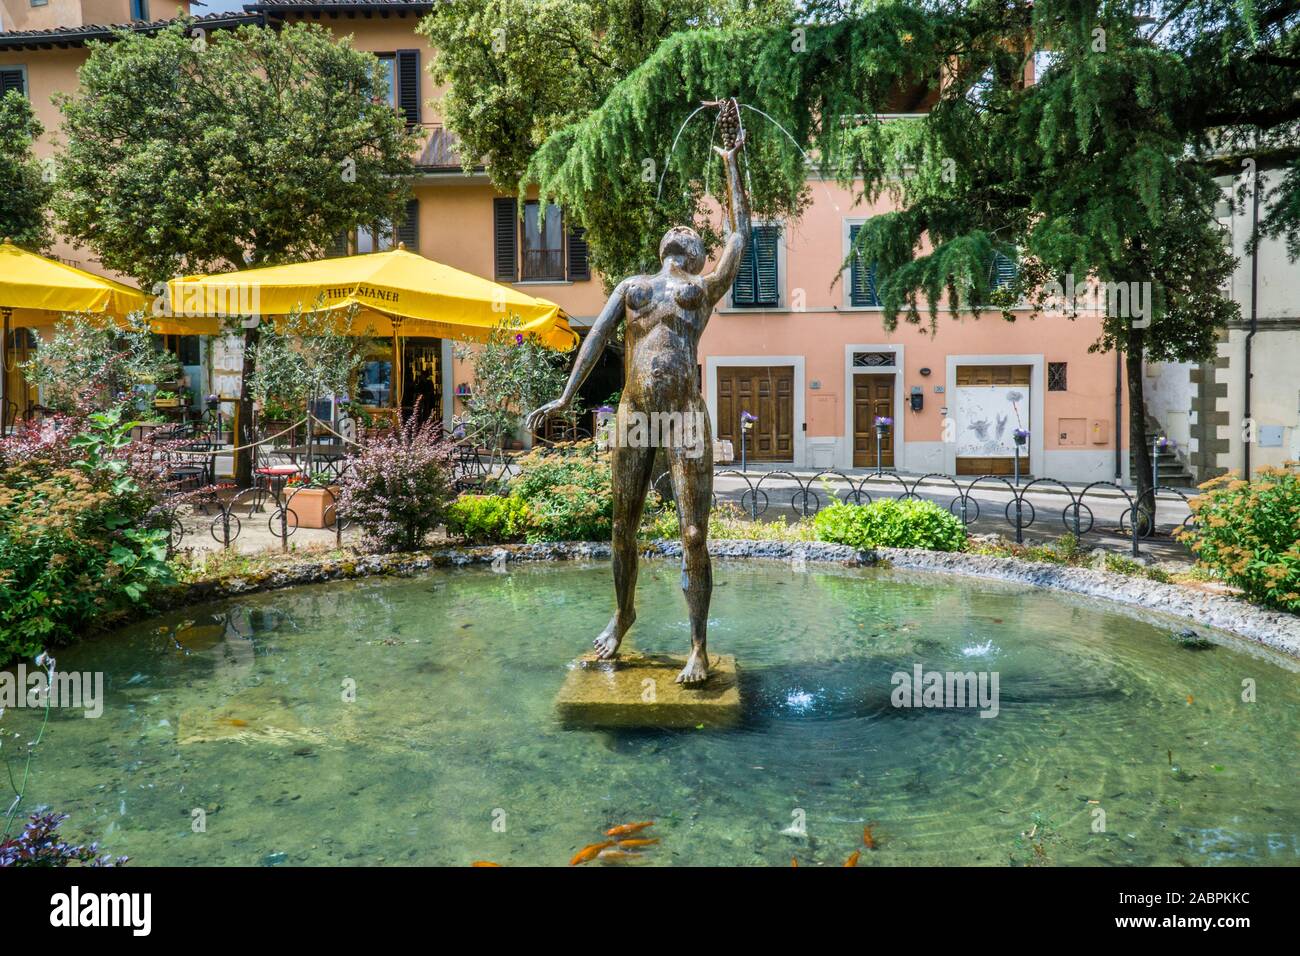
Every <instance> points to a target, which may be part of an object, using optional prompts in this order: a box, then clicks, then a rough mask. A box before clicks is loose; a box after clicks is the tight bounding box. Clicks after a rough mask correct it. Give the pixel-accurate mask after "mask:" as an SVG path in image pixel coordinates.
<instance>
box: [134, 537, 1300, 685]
mask: <svg viewBox="0 0 1300 956" xmlns="http://www.w3.org/2000/svg"><path fill="white" fill-rule="evenodd" d="M709 553H710V554H711V555H713V556H714V557H717V558H726V559H753V560H787V561H788V560H790V559H791V558H794V557H796V556H797V555H799V554H802V555H803V557H804V558H805V560H808V561H818V562H834V563H837V564H842V565H846V566H849V567H864V566H881V565H884V566H888V567H891V568H893V569H895V570H907V571H924V572H929V573H939V574H955V575H961V576H965V577H975V578H981V579H989V580H999V581H1005V582H1010V583H1013V584H1023V585H1027V586H1032V587H1038V588H1046V589H1050V590H1056V591H1064V592H1067V593H1072V594H1077V595H1081V596H1084V597H1089V598H1099V599H1102V600H1106V601H1111V602H1115V603H1118V604H1121V605H1125V606H1127V607H1129V608H1138V609H1141V611H1142V612H1143V616H1146V617H1150V618H1154V619H1163V620H1164V621H1165V622H1169V621H1170V620H1176V621H1182V622H1187V623H1191V624H1194V625H1200V626H1201V627H1208V628H1213V629H1215V630H1217V631H1221V632H1224V633H1226V634H1229V635H1231V636H1233V637H1237V638H1240V639H1243V640H1245V641H1247V642H1250V643H1253V644H1258V645H1261V646H1263V647H1267V648H1269V649H1271V650H1273V651H1278V652H1281V653H1282V654H1285V655H1288V656H1290V657H1292V658H1296V659H1300V617H1297V616H1295V615H1291V614H1287V613H1285V612H1282V611H1272V610H1269V609H1267V608H1262V607H1258V606H1256V605H1254V604H1249V603H1247V602H1246V601H1243V600H1241V599H1239V598H1235V597H1232V596H1230V595H1226V594H1213V593H1210V592H1206V591H1199V590H1195V589H1192V588H1188V587H1184V586H1182V585H1177V584H1164V583H1161V582H1159V581H1152V580H1150V579H1147V578H1139V577H1134V576H1132V575H1126V574H1119V573H1116V572H1113V571H1095V570H1092V569H1091V568H1081V567H1077V566H1066V565H1058V564H1048V563H1046V562H1038V561H1026V560H1023V559H1021V558H1003V557H994V556H991V555H978V554H967V553H965V552H960V551H925V550H921V549H910V548H909V549H904V548H877V549H874V550H866V551H864V550H859V549H857V548H852V547H849V546H847V545H840V544H829V543H827V542H823V541H763V540H731V539H719V540H712V541H710V542H709ZM500 554H504V555H505V558H506V560H507V561H573V560H584V559H593V560H600V559H607V558H609V556H610V546H609V543H608V542H584V541H565V542H545V543H538V544H499V545H483V546H459V547H446V548H434V549H430V550H426V551H417V552H407V553H399V554H362V555H356V556H355V557H352V556H347V557H328V558H315V559H313V558H311V557H306V558H305V559H304V560H303V561H300V562H295V563H293V564H289V565H285V566H282V567H277V568H272V569H269V570H267V571H265V572H261V573H258V574H256V575H252V576H248V577H239V576H233V577H229V578H224V579H222V580H218V581H199V582H194V583H192V584H187V585H182V586H180V587H178V588H174V589H172V590H171V591H169V592H168V593H167V594H166V595H165V596H163V597H162V599H161V600H159V601H158V602H157V604H156V610H157V611H166V610H170V609H175V608H178V607H182V606H187V605H192V604H194V603H198V602H206V601H218V600H222V599H224V598H231V597H238V596H241V595H245V594H253V593H257V592H261V591H271V590H280V589H283V588H287V587H296V586H300V585H304V584H321V583H326V582H330V581H344V580H350V579H355V578H366V577H373V576H379V575H392V576H404V575H412V574H417V573H419V572H422V571H428V570H434V569H437V568H449V567H464V566H467V565H472V564H490V563H492V561H493V560H494V559H496V558H497V556H498V555H500ZM642 554H643V555H644V556H645V557H660V558H673V557H680V555H681V544H680V542H678V541H657V542H653V543H650V544H647V545H646V546H645V547H644V548H643V549H642Z"/></svg>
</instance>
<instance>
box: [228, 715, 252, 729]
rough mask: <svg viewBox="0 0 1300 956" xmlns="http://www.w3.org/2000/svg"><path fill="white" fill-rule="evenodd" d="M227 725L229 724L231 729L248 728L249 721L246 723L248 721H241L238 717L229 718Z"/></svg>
mask: <svg viewBox="0 0 1300 956" xmlns="http://www.w3.org/2000/svg"><path fill="white" fill-rule="evenodd" d="M226 723H228V724H229V725H230V726H231V727H247V726H248V721H246V720H240V719H239V718H238V717H228V718H227V719H226Z"/></svg>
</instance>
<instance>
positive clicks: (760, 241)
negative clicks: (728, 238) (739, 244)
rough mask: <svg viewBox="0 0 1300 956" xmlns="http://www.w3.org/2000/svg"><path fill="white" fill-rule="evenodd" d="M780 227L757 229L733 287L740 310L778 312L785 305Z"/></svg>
mask: <svg viewBox="0 0 1300 956" xmlns="http://www.w3.org/2000/svg"><path fill="white" fill-rule="evenodd" d="M780 242H781V228H780V226H754V227H753V228H752V229H751V230H750V236H749V245H748V246H746V247H745V254H744V256H743V257H742V258H741V260H740V269H739V271H737V273H736V281H735V283H733V284H732V287H731V304H732V305H733V306H735V307H737V308H741V307H749V308H767V309H771V308H776V307H777V306H778V305H780V304H781V285H780V277H779V276H778V274H777V272H778V262H779V255H778V254H779V247H780Z"/></svg>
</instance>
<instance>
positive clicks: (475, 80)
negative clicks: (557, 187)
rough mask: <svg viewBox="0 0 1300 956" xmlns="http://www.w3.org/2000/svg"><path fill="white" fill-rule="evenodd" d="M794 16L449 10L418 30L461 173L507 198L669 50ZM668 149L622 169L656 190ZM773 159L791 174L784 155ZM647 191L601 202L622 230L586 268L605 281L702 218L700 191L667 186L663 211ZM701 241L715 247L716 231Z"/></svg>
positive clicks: (620, 9) (735, 1)
mask: <svg viewBox="0 0 1300 956" xmlns="http://www.w3.org/2000/svg"><path fill="white" fill-rule="evenodd" d="M799 5H800V4H799V3H798V2H797V0H448V2H446V3H442V4H440V5H438V7H437V8H436V10H435V11H434V12H433V13H432V14H431V15H430V16H429V17H427V18H425V20H424V21H423V23H422V24H421V27H420V30H421V32H422V33H423V34H424V36H425V37H427V38H428V40H429V41H430V43H431V44H432V45H433V46H434V48H435V49H436V50H437V51H438V52H437V58H436V60H435V61H434V64H433V67H432V72H433V77H434V81H435V82H436V83H438V84H439V85H443V86H445V87H446V93H445V95H444V96H443V98H442V99H441V101H440V102H439V104H438V105H439V109H440V110H441V111H442V114H443V117H444V119H445V121H446V123H447V126H448V128H449V129H451V130H452V131H453V132H454V133H455V134H456V135H457V136H458V138H459V139H460V143H461V156H462V159H463V161H464V163H465V166H466V167H467V168H470V167H473V166H474V165H477V164H479V163H486V165H487V171H488V175H489V176H490V177H491V179H492V182H493V184H494V185H495V186H496V187H497V188H498V189H499V190H501V191H502V192H505V193H514V192H516V190H517V188H518V186H519V180H520V178H521V177H522V176H523V175H524V171H525V169H527V167H528V164H529V162H530V161H531V159H532V157H533V154H534V153H535V152H536V150H537V148H538V146H540V145H541V144H542V142H544V141H545V140H546V139H547V138H548V137H550V136H551V135H552V134H554V133H556V132H557V131H558V130H561V129H564V128H565V127H567V126H568V125H569V124H571V123H575V122H577V121H579V120H581V119H583V118H584V117H586V116H588V115H589V114H590V113H591V112H592V111H593V110H595V109H596V108H597V107H599V106H600V104H601V103H602V102H604V100H605V98H606V96H607V95H608V94H609V93H610V91H611V90H612V89H613V88H614V87H615V86H616V85H617V84H618V83H619V82H620V81H621V80H623V79H624V78H625V77H627V76H628V74H630V73H631V72H632V71H633V70H635V69H636V68H637V67H638V66H640V64H642V63H643V62H644V61H645V60H646V59H647V58H649V57H650V56H651V55H652V54H653V53H654V51H655V50H656V49H657V48H658V47H659V45H660V44H661V43H662V42H664V41H665V40H668V39H669V38H671V37H673V36H675V35H677V34H679V33H681V32H683V31H695V30H703V29H706V28H710V27H715V28H726V29H729V30H745V29H749V28H753V27H756V26H760V25H771V24H779V23H785V22H788V21H789V20H791V18H792V17H793V16H794V15H795V11H796V10H797V8H798V7H799ZM682 115H684V114H681V113H678V115H677V117H676V121H677V122H680V120H681V119H682ZM695 145H697V146H698V140H697V141H696V144H695ZM665 148H666V144H656V145H655V147H654V148H653V149H647V150H643V151H641V152H640V153H638V154H637V155H636V156H635V157H633V158H630V159H628V162H629V163H630V164H631V165H630V166H629V168H628V170H626V171H627V172H628V173H629V174H631V175H632V176H633V178H634V180H635V181H636V182H638V183H642V179H641V178H640V177H642V176H648V177H649V178H650V179H656V177H657V175H658V168H657V166H655V165H654V164H657V163H660V162H662V153H663V151H664V149H665ZM683 148H684V147H683ZM774 158H775V159H777V160H779V161H781V162H784V163H787V164H788V162H789V161H788V160H787V159H786V157H785V156H784V155H778V156H776V157H774ZM647 161H648V163H649V164H650V165H651V166H654V168H650V166H647ZM647 170H648V171H647ZM656 181H657V180H656ZM654 185H655V183H654V182H651V183H650V186H651V188H650V189H645V188H643V186H644V183H643V184H642V186H640V187H638V188H636V189H635V190H631V191H628V190H620V191H619V192H618V193H617V194H614V195H611V196H609V197H608V200H609V204H608V207H607V211H606V215H607V216H609V217H610V218H611V219H612V220H614V221H616V222H618V223H621V224H623V227H622V228H621V229H608V230H605V231H604V232H603V233H602V241H601V242H600V243H599V244H598V245H597V246H596V247H595V248H593V250H592V264H593V265H594V266H595V267H596V268H597V269H598V270H599V271H601V272H602V273H603V274H605V275H606V276H611V275H619V274H621V273H622V272H623V271H624V270H625V266H626V264H627V262H629V261H638V256H639V255H640V252H641V247H642V246H643V245H644V244H643V243H642V242H641V241H640V239H641V234H642V233H643V232H644V233H648V232H653V231H655V230H656V229H658V231H659V233H660V234H662V232H663V230H662V229H661V228H659V226H660V225H661V224H664V223H668V222H670V221H682V220H683V219H687V218H692V217H694V216H695V215H696V213H697V212H698V208H699V202H700V199H701V195H702V194H701V190H700V187H699V184H696V183H692V182H682V181H678V182H675V183H673V184H672V188H671V190H670V189H669V188H668V186H665V195H664V197H663V202H662V204H661V203H656V202H655V201H654V200H655V191H654V188H653V187H654ZM796 205H797V204H795V205H790V204H787V205H785V206H783V207H782V209H783V210H785V211H792V210H793V209H794V208H796ZM587 218H588V219H590V220H591V221H592V222H594V221H595V220H596V219H597V218H598V216H597V213H596V211H595V210H594V209H593V210H589V215H588V217H587ZM629 222H630V223H631V224H632V225H631V226H628V225H627V224H628V223H629ZM706 236H707V237H708V238H716V237H715V236H714V235H713V233H712V231H711V230H706ZM655 241H656V242H657V241H658V239H657V238H656V240H655Z"/></svg>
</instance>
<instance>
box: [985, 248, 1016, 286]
mask: <svg viewBox="0 0 1300 956" xmlns="http://www.w3.org/2000/svg"><path fill="white" fill-rule="evenodd" d="M1019 274H1020V267H1019V265H1018V264H1017V263H1016V260H1014V259H1012V258H1011V257H1010V256H1005V255H1003V254H1002V253H1000V252H995V253H993V263H992V265H990V267H989V285H990V286H992V287H993V288H994V289H1001V288H1002V287H1003V286H1006V285H1010V284H1011V283H1012V282H1015V281H1016V276H1017V275H1019Z"/></svg>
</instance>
